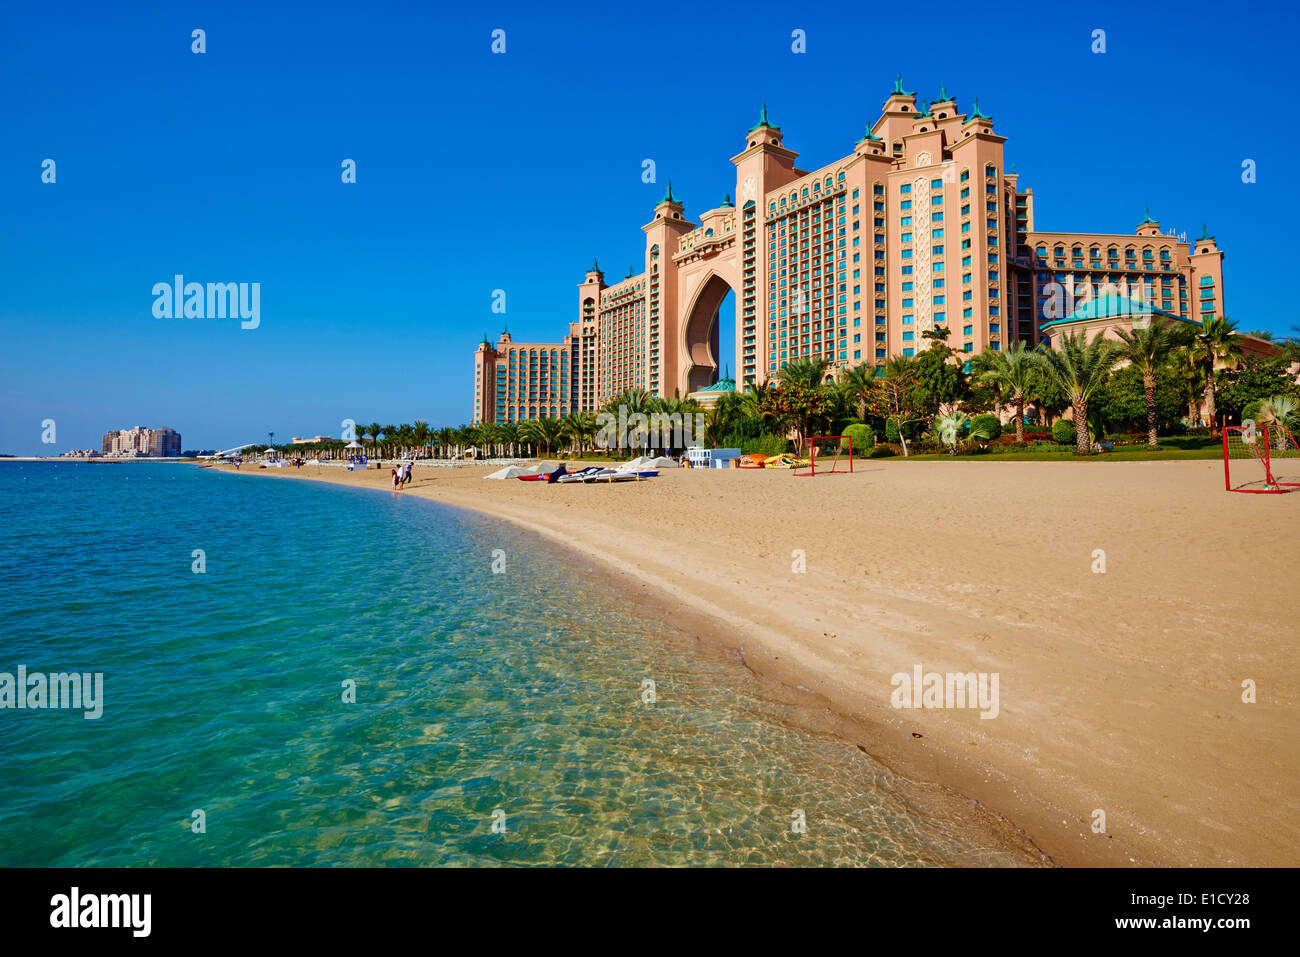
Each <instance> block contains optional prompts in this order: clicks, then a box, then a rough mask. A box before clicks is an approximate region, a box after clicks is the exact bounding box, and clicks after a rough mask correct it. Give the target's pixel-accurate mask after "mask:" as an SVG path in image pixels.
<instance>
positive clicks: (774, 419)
mask: <svg viewBox="0 0 1300 957" xmlns="http://www.w3.org/2000/svg"><path fill="white" fill-rule="evenodd" d="M1117 334H1118V336H1119V339H1118V340H1113V339H1104V338H1102V337H1100V336H1098V337H1096V338H1094V339H1093V340H1092V341H1087V339H1086V337H1085V336H1084V334H1083V333H1079V334H1077V335H1074V336H1067V337H1064V338H1063V339H1062V340H1061V341H1060V343H1059V348H1057V349H1050V348H1047V347H1046V346H1039V348H1037V349H1033V350H1030V349H1026V348H1025V346H1024V343H1019V342H1017V343H1013V344H1012V345H1011V346H1010V347H1008V348H1007V349H1006V350H1004V351H994V350H986V351H985V352H983V353H981V354H980V355H979V356H975V357H973V358H972V357H971V356H969V355H968V354H966V353H964V352H958V351H955V350H953V349H951V348H950V347H949V346H948V345H947V342H946V340H947V338H948V330H946V329H942V328H941V329H938V330H935V331H932V332H925V333H922V338H924V339H927V340H929V348H927V349H923V350H921V351H920V352H918V353H917V354H916V355H914V356H897V357H895V358H893V359H890V360H888V361H886V362H885V363H884V364H883V365H880V366H874V365H871V364H867V363H863V364H861V365H858V366H854V367H849V368H844V369H841V370H839V372H838V375H836V373H835V372H834V371H833V370H832V369H831V368H830V366H829V365H828V363H826V362H825V361H823V360H814V361H795V362H791V363H789V364H788V365H786V366H785V367H784V368H782V369H781V370H780V371H778V372H777V373H776V376H775V378H774V379H773V380H771V381H769V382H763V383H759V384H758V385H756V386H751V387H750V388H749V389H747V390H746V391H745V392H744V393H738V392H724V393H720V394H719V395H718V399H717V401H716V403H714V404H713V405H711V406H709V407H707V408H706V407H703V406H701V405H700V404H699V403H698V402H696V401H694V400H692V399H682V398H678V397H672V398H659V397H657V396H654V395H653V394H651V393H649V392H646V391H645V390H643V389H630V390H628V391H626V392H623V393H621V394H619V395H616V396H613V397H612V398H610V399H609V400H608V401H607V402H606V403H605V405H604V406H603V407H602V409H601V411H602V412H609V413H612V414H614V415H618V414H619V412H620V410H622V411H625V412H626V414H627V415H629V416H631V415H634V414H636V413H642V414H645V415H647V416H649V415H651V414H652V413H656V412H657V413H662V414H667V415H672V414H674V413H676V414H680V415H682V416H688V415H695V414H696V413H702V414H703V422H704V434H703V435H702V436H699V435H696V436H695V439H696V440H697V441H699V440H701V439H702V441H703V444H704V445H706V446H709V447H714V448H716V447H720V446H744V447H746V448H747V449H749V448H756V449H758V448H761V449H762V450H764V451H769V450H770V451H780V450H781V447H783V446H784V445H786V444H787V440H792V441H793V444H794V447H795V449H796V450H799V449H801V448H802V445H803V442H804V440H805V439H806V437H807V436H809V435H816V434H832V435H833V434H840V432H842V431H843V430H844V429H845V428H848V427H849V426H851V425H859V424H860V425H864V426H866V427H868V428H869V429H870V430H871V431H872V432H874V433H875V434H877V435H879V436H881V437H884V438H887V439H888V440H890V441H901V442H902V443H903V447H904V451H906V441H907V436H908V434H909V432H910V433H911V434H916V433H917V432H918V431H924V430H925V429H927V428H930V429H934V430H935V431H936V432H938V431H941V430H942V429H945V428H946V429H948V430H949V431H953V430H954V429H955V428H965V429H967V430H969V421H970V420H969V416H970V415H974V414H977V413H986V412H989V411H993V412H994V413H996V414H997V415H998V416H999V418H1001V417H1002V410H1003V409H1004V408H1006V409H1008V410H1011V409H1013V410H1014V421H1015V431H1016V441H1018V442H1023V441H1024V424H1025V410H1026V407H1027V406H1029V405H1031V404H1032V406H1033V407H1034V408H1035V409H1036V410H1037V412H1038V414H1039V415H1040V416H1041V417H1042V419H1043V420H1044V421H1045V420H1046V418H1049V417H1050V418H1055V417H1057V416H1058V415H1060V414H1061V413H1063V412H1065V411H1066V410H1069V412H1070V414H1071V418H1072V419H1073V421H1074V424H1075V441H1076V451H1078V452H1080V453H1087V452H1088V451H1089V449H1090V447H1091V445H1092V440H1093V438H1094V437H1099V433H1100V430H1101V429H1103V428H1104V427H1105V422H1104V421H1103V420H1102V419H1103V417H1104V416H1109V417H1110V418H1111V419H1116V418H1123V419H1127V420H1139V419H1141V418H1143V416H1142V412H1143V411H1145V416H1144V418H1145V423H1144V424H1145V426H1146V430H1147V436H1148V442H1149V444H1150V445H1152V446H1154V445H1156V444H1157V431H1158V426H1159V425H1160V424H1161V422H1168V421H1170V409H1171V407H1172V408H1173V409H1178V408H1183V409H1186V410H1187V419H1186V420H1185V424H1187V425H1192V426H1195V425H1196V424H1197V419H1198V411H1199V410H1200V409H1202V408H1203V409H1204V413H1205V418H1206V419H1207V420H1208V422H1209V423H1210V424H1211V426H1214V425H1216V424H1217V419H1218V409H1217V400H1218V397H1219V392H1220V389H1221V388H1230V390H1231V399H1232V403H1233V407H1234V409H1235V410H1236V411H1237V412H1240V409H1241V408H1242V407H1243V404H1244V403H1245V402H1247V401H1249V400H1250V399H1256V400H1261V401H1262V402H1263V410H1262V411H1263V414H1262V416H1261V420H1266V419H1267V417H1268V416H1270V415H1273V416H1277V417H1280V418H1283V419H1293V418H1294V416H1295V410H1296V407H1297V403H1298V401H1300V389H1296V387H1295V385H1294V381H1293V377H1290V376H1289V375H1288V373H1287V372H1286V369H1287V366H1288V364H1289V363H1290V362H1291V361H1294V360H1296V359H1300V347H1298V346H1297V343H1296V342H1295V341H1294V340H1293V341H1289V342H1286V343H1283V344H1282V346H1283V352H1282V354H1281V355H1280V356H1278V357H1277V358H1276V359H1274V360H1270V361H1269V362H1267V363H1264V364H1263V366H1262V367H1261V368H1259V369H1254V368H1252V376H1251V377H1250V378H1249V381H1246V380H1245V379H1243V378H1242V377H1241V376H1240V375H1239V374H1238V372H1236V371H1234V370H1235V369H1236V368H1237V367H1238V366H1240V365H1241V362H1240V360H1241V358H1242V349H1241V342H1240V338H1239V337H1238V336H1237V334H1236V325H1235V323H1233V322H1232V320H1230V319H1228V318H1227V317H1222V318H1218V319H1214V320H1212V321H1209V322H1207V323H1205V324H1204V325H1201V326H1190V325H1189V326H1179V327H1172V326H1168V325H1161V324H1159V323H1157V322H1156V321H1153V322H1152V323H1151V324H1150V325H1148V326H1146V327H1145V328H1135V329H1133V330H1132V331H1131V332H1130V331H1119V332H1118V333H1117ZM1220 366H1221V367H1223V368H1216V367H1220ZM1251 390H1253V392H1252V391H1251ZM1126 400H1127V405H1126V404H1125V401H1126ZM1143 407H1144V409H1143ZM1116 409H1118V410H1119V411H1115V410H1116ZM1125 410H1127V411H1125ZM601 432H602V430H601V428H600V422H599V421H598V419H597V416H596V415H595V414H594V413H591V412H571V413H569V414H568V415H564V416H560V417H545V418H539V419H529V420H525V421H523V422H519V423H497V422H484V423H480V424H475V425H462V426H459V427H445V428H441V429H436V430H435V429H433V428H432V427H431V426H430V425H429V423H428V422H423V421H417V422H415V423H414V424H411V425H382V424H380V423H378V422H372V423H368V424H364V425H357V426H356V436H357V438H358V439H359V440H360V441H362V442H363V443H364V442H366V441H367V440H369V448H370V451H371V452H372V454H376V455H381V456H384V457H394V456H410V455H413V456H417V457H428V458H464V457H467V456H474V457H479V458H481V457H491V456H517V455H531V454H538V453H540V454H547V455H549V454H552V453H554V452H557V451H560V450H568V451H571V452H573V453H577V454H580V453H582V452H585V451H588V450H590V449H592V448H593V447H595V445H596V444H597V438H598V437H601ZM618 441H619V442H621V441H622V438H621V437H620V439H619V440H618ZM650 444H651V446H652V447H655V448H658V447H659V446H658V444H657V443H656V442H655V441H654V440H651V443H650ZM342 446H343V443H342V442H328V443H318V444H315V445H299V446H295V447H294V448H295V449H297V450H304V449H306V450H312V451H316V452H317V453H318V454H321V453H324V454H329V455H334V456H337V455H340V454H344V453H342V452H341V449H342ZM666 451H678V450H675V449H669V450H666Z"/></svg>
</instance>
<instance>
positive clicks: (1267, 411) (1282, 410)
mask: <svg viewBox="0 0 1300 957" xmlns="http://www.w3.org/2000/svg"><path fill="white" fill-rule="evenodd" d="M1298 412H1300V404H1297V403H1296V400H1295V399H1293V398H1292V397H1291V396H1289V395H1275V396H1273V397H1272V398H1269V399H1265V400H1264V401H1263V402H1262V403H1260V406H1259V414H1258V415H1257V416H1256V420H1257V421H1258V422H1259V423H1260V424H1261V425H1279V426H1281V428H1280V429H1278V433H1277V450H1278V451H1279V452H1285V451H1287V449H1288V447H1289V446H1290V443H1289V442H1288V441H1287V435H1288V433H1289V427H1290V426H1293V425H1295V424H1296V420H1297V419H1298V418H1300V415H1298V414H1297V413H1298Z"/></svg>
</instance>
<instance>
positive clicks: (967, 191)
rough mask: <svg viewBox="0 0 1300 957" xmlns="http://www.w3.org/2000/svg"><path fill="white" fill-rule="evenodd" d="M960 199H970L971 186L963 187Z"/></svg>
mask: <svg viewBox="0 0 1300 957" xmlns="http://www.w3.org/2000/svg"><path fill="white" fill-rule="evenodd" d="M958 198H959V199H970V187H969V186H963V187H962V191H961V193H960V194H959V196H958Z"/></svg>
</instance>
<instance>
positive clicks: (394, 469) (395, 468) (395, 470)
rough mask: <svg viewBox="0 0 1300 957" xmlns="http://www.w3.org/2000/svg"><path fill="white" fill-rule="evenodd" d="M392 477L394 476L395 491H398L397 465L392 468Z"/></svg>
mask: <svg viewBox="0 0 1300 957" xmlns="http://www.w3.org/2000/svg"><path fill="white" fill-rule="evenodd" d="M392 478H393V491H394V492H396V491H397V482H398V479H397V466H395V465H394V466H393V468H392Z"/></svg>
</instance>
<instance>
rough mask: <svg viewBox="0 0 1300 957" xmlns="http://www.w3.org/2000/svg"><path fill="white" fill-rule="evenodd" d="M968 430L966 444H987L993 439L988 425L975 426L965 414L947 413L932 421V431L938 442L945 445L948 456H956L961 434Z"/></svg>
mask: <svg viewBox="0 0 1300 957" xmlns="http://www.w3.org/2000/svg"><path fill="white" fill-rule="evenodd" d="M967 430H969V431H970V434H969V435H968V436H966V439H967V441H968V442H987V441H989V440H990V439H991V438H993V430H992V429H991V428H989V426H988V425H985V424H980V425H975V424H974V423H973V420H972V419H971V417H970V416H968V415H967V414H966V413H965V412H949V413H948V414H947V415H942V416H940V417H939V418H937V419H935V420H934V431H935V434H936V435H937V436H938V437H939V441H940V442H942V443H944V444H945V445H947V446H948V447H949V448H948V452H949V454H950V455H956V454H957V446H958V443H959V442H960V441H961V436H962V433H963V432H965V431H967Z"/></svg>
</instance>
